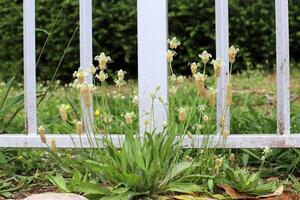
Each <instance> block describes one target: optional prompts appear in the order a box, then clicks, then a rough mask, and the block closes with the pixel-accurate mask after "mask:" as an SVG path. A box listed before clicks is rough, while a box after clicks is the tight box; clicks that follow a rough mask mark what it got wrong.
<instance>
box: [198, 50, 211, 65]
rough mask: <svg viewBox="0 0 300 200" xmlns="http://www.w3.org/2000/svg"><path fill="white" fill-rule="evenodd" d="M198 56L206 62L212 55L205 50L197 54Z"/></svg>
mask: <svg viewBox="0 0 300 200" xmlns="http://www.w3.org/2000/svg"><path fill="white" fill-rule="evenodd" d="M199 57H200V58H201V60H202V62H203V63H204V64H206V63H207V62H208V61H209V59H210V58H211V57H212V55H211V54H210V53H208V52H207V51H203V52H202V53H201V54H199Z"/></svg>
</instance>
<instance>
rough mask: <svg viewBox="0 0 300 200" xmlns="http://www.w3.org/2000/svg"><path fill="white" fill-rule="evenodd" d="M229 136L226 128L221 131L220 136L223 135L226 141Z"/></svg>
mask: <svg viewBox="0 0 300 200" xmlns="http://www.w3.org/2000/svg"><path fill="white" fill-rule="evenodd" d="M229 134H230V131H229V129H228V128H224V129H223V131H222V135H223V137H224V139H227V138H228V136H229Z"/></svg>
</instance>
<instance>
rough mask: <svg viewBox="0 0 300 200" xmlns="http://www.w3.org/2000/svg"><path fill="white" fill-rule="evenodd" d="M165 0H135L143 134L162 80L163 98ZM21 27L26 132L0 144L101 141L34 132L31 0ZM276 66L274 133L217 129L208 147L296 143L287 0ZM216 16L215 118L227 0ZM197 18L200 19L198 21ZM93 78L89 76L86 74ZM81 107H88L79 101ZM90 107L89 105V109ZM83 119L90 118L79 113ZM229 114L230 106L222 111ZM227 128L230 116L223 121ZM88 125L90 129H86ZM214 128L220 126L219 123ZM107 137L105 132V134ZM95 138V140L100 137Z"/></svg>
mask: <svg viewBox="0 0 300 200" xmlns="http://www.w3.org/2000/svg"><path fill="white" fill-rule="evenodd" d="M79 1H80V66H81V68H82V69H88V68H89V67H90V66H91V64H92V59H93V53H92V0H79ZM167 4H168V1H167V0H152V1H145V0H137V11H138V18H137V21H138V23H137V24H138V31H137V34H138V84H139V119H140V126H139V127H140V134H141V137H143V133H144V129H145V127H144V121H145V120H146V118H145V113H146V110H149V107H150V105H151V102H150V101H151V99H150V93H151V92H153V90H155V88H156V87H157V86H158V85H160V90H159V94H158V95H159V96H162V97H163V98H165V99H166V100H167V97H168V96H167V94H168V84H167V83H168V77H167V75H168V70H167V61H166V57H165V54H166V51H167V36H168V20H167V16H168V11H167ZM23 9H24V16H23V20H24V23H23V26H24V91H25V119H26V120H25V134H2V135H0V147H19V148H22V147H26V148H27V147H30V148H46V147H49V146H50V145H51V144H50V143H51V140H53V139H55V141H56V145H57V147H58V148H91V141H90V140H92V144H93V143H94V144H96V142H97V143H98V142H100V143H99V144H100V145H101V139H102V137H104V135H97V136H95V138H93V139H92V138H88V137H87V136H86V135H82V136H79V135H68V134H48V135H46V138H47V143H46V144H43V143H42V141H41V139H40V137H39V135H38V134H37V111H36V70H35V68H36V64H35V62H36V58H35V1H34V0H23ZM275 11H276V68H277V133H278V134H275V133H274V134H250V135H241V134H234V135H229V136H228V138H227V139H226V142H225V141H224V139H223V137H222V136H221V135H220V134H215V135H210V136H209V142H210V145H211V147H220V148H221V147H227V148H263V147H277V148H288V147H300V134H290V94H289V28H288V0H276V1H275ZM215 12H216V14H215V17H216V55H217V57H219V58H221V59H222V60H223V61H224V65H223V67H222V69H221V74H220V77H219V78H218V81H217V89H218V95H217V121H218V124H219V122H220V120H221V116H222V113H224V110H223V109H224V107H225V99H226V98H225V97H226V86H227V83H228V73H229V72H228V71H229V62H228V48H229V26H228V0H215ZM199 23H200V22H199ZM88 81H89V82H90V83H91V82H92V79H91V77H88ZM81 107H82V110H83V111H84V110H85V109H86V107H85V106H84V105H82V106H81ZM154 107H155V110H156V111H155V113H158V114H157V115H156V116H155V117H154V118H155V120H154V121H155V125H156V127H157V128H158V129H159V128H162V126H163V122H164V121H166V119H167V113H166V112H165V109H164V108H163V106H162V105H161V104H155V106H154ZM90 109H92V107H91V108H90ZM82 113H83V116H82V117H83V120H85V119H88V118H89V117H91V118H92V116H89V115H88V114H87V113H92V112H82ZM225 114H226V116H228V117H226V119H229V114H230V113H229V110H227V111H226V113H225ZM226 126H227V127H228V128H229V120H228V121H226ZM88 129H90V130H92V128H91V127H90V128H88ZM217 132H218V133H220V130H219V128H218V131H217ZM106 136H107V135H106ZM108 136H109V137H110V138H112V141H113V143H114V145H116V146H118V147H120V146H121V144H122V142H123V141H124V137H125V136H124V135H120V134H110V135H108ZM206 139H207V136H202V135H194V136H193V138H190V137H188V136H184V138H183V144H182V146H183V148H192V147H194V148H199V147H201V146H202V144H203V142H204V140H206ZM96 140H97V141H96ZM98 140H99V141H98Z"/></svg>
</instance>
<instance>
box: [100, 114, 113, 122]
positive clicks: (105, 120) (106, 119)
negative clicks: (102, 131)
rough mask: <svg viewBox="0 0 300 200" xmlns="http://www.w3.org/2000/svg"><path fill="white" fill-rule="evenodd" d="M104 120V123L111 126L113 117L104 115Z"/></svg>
mask: <svg viewBox="0 0 300 200" xmlns="http://www.w3.org/2000/svg"><path fill="white" fill-rule="evenodd" d="M102 120H103V122H104V123H106V124H109V123H111V122H112V121H113V116H112V115H110V114H104V115H103V118H102Z"/></svg>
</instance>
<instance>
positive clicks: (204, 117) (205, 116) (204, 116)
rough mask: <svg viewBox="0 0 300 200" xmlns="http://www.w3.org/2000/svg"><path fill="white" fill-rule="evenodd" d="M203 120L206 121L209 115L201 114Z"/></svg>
mask: <svg viewBox="0 0 300 200" xmlns="http://www.w3.org/2000/svg"><path fill="white" fill-rule="evenodd" d="M203 121H204V122H208V121H209V117H208V116H207V115H206V114H204V115H203Z"/></svg>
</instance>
